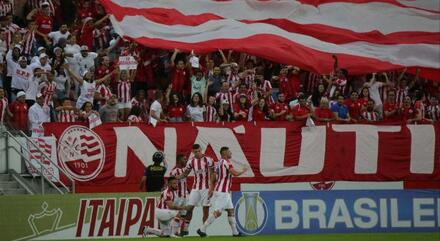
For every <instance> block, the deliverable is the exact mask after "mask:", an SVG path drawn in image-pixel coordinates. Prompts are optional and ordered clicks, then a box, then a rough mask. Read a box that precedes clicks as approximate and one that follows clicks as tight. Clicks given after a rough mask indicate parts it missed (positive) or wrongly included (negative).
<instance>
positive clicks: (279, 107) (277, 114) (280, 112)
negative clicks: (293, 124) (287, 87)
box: [270, 92, 289, 121]
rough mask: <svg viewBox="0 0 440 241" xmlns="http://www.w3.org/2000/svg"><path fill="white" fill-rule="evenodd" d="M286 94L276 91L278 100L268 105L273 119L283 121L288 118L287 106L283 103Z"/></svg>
mask: <svg viewBox="0 0 440 241" xmlns="http://www.w3.org/2000/svg"><path fill="white" fill-rule="evenodd" d="M285 101H286V95H285V94H284V93H282V92H279V93H278V100H277V102H275V104H273V105H272V106H271V107H270V114H271V116H272V119H273V120H276V121H284V120H287V119H289V106H288V105H287V104H286V103H285Z"/></svg>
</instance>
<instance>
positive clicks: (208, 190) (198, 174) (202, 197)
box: [176, 144, 215, 231]
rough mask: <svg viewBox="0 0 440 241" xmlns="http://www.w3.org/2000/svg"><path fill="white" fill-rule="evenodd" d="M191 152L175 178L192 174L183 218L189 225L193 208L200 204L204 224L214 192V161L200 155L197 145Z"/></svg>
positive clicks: (199, 148) (200, 149) (200, 150)
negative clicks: (190, 187) (186, 210)
mask: <svg viewBox="0 0 440 241" xmlns="http://www.w3.org/2000/svg"><path fill="white" fill-rule="evenodd" d="M191 151H192V154H193V155H194V157H193V158H191V159H190V160H189V161H188V162H187V164H186V167H185V168H184V172H183V173H182V174H180V175H178V176H176V178H177V179H179V180H180V179H182V178H186V177H187V176H188V175H189V173H190V172H191V171H192V172H193V173H194V183H193V187H192V190H191V192H190V194H189V200H188V212H187V214H186V217H185V218H186V220H187V223H189V222H190V221H191V219H192V211H193V209H194V207H195V206H199V205H200V204H202V206H203V218H202V220H203V222H205V221H206V220H207V219H208V215H209V205H210V204H209V198H210V197H211V196H212V193H213V192H214V185H213V182H214V179H215V173H214V161H213V160H212V159H211V158H209V157H207V156H205V155H204V154H203V153H202V148H201V147H200V145H199V144H194V145H193V146H192V150H191ZM187 229H188V227H187V226H186V227H185V228H184V231H187Z"/></svg>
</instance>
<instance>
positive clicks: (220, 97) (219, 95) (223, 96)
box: [215, 91, 235, 110]
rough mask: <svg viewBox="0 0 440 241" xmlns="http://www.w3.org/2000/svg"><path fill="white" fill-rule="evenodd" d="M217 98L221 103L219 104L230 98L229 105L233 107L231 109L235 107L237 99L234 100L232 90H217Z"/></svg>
mask: <svg viewBox="0 0 440 241" xmlns="http://www.w3.org/2000/svg"><path fill="white" fill-rule="evenodd" d="M215 99H216V100H217V103H219V104H221V103H222V100H228V102H229V107H230V108H231V110H233V109H234V106H235V100H234V95H233V94H232V92H231V91H228V92H226V93H223V92H217V94H215Z"/></svg>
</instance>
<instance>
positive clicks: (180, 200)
mask: <svg viewBox="0 0 440 241" xmlns="http://www.w3.org/2000/svg"><path fill="white" fill-rule="evenodd" d="M186 161H187V160H186V158H185V156H184V155H182V154H179V155H177V157H176V166H175V167H174V168H173V169H172V170H171V172H170V176H174V177H175V176H179V175H181V174H182V173H183V172H184V171H185V170H184V168H185V166H186ZM176 195H177V196H176V204H177V205H179V206H185V205H186V202H187V200H186V199H187V196H188V186H187V182H186V178H182V179H179V181H178V186H177V190H176ZM185 214H186V211H185V210H183V211H180V215H182V216H184V215H185ZM179 226H180V227H181V228H182V230H181V232H180V234H181V236H184V235H188V231H187V230H185V227H188V221H187V220H183V219H181V220H180V225H179Z"/></svg>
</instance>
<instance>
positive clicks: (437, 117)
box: [0, 105, 440, 121]
mask: <svg viewBox="0 0 440 241" xmlns="http://www.w3.org/2000/svg"><path fill="white" fill-rule="evenodd" d="M0 111H1V110H0ZM426 117H427V118H428V119H431V120H433V121H440V105H430V106H428V107H426Z"/></svg>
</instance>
